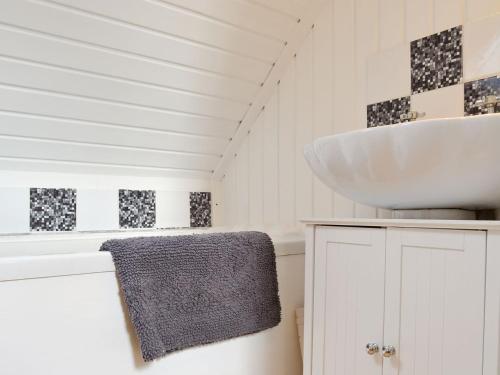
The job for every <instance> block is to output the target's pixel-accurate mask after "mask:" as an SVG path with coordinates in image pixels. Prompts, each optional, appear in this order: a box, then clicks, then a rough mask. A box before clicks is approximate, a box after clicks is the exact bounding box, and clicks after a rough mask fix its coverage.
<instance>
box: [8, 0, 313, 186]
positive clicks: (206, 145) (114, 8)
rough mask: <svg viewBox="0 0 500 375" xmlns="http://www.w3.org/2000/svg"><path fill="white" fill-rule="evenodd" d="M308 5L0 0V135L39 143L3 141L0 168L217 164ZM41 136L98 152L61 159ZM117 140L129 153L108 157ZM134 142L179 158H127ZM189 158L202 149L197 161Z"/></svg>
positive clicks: (93, 169) (296, 36) (189, 169)
mask: <svg viewBox="0 0 500 375" xmlns="http://www.w3.org/2000/svg"><path fill="white" fill-rule="evenodd" d="M314 2H317V0H314ZM311 4H312V2H309V1H296V0H294V1H292V2H290V3H289V4H288V1H285V2H284V1H281V0H273V1H271V2H265V3H258V2H253V1H246V0H245V1H233V0H206V1H201V2H200V1H192V0H182V1H180V0H123V1H121V0H110V1H104V2H103V1H98V0H90V1H84V0H4V1H3V2H2V12H1V14H0V40H2V43H0V102H1V104H0V135H2V136H14V137H23V138H25V139H26V142H27V143H29V144H32V145H34V144H36V143H37V142H41V144H40V145H37V147H34V150H26V152H24V150H17V151H16V152H15V153H9V152H8V150H11V149H12V148H13V147H9V148H5V149H4V150H3V152H2V155H1V156H0V168H1V169H4V170H10V169H13V170H15V169H21V170H25V171H31V170H45V171H47V172H50V171H54V172H62V173H68V171H75V172H76V173H86V174H94V175H97V174H107V173H109V174H113V175H120V174H125V175H143V176H148V175H149V176H168V175H169V174H171V175H172V176H173V175H176V176H177V175H179V174H184V175H185V176H186V177H189V176H191V175H193V176H198V177H200V178H207V177H209V176H210V175H211V174H212V172H211V171H212V170H214V169H215V167H216V166H217V165H218V164H219V163H216V164H215V165H213V157H214V156H217V157H218V156H219V155H223V154H224V152H225V151H226V149H228V141H229V139H230V138H231V137H233V136H234V135H235V132H236V130H237V129H238V125H239V124H240V123H241V122H242V121H243V120H244V119H245V118H246V115H247V112H248V111H249V109H251V108H252V106H254V107H257V108H254V109H253V113H257V112H258V111H260V108H261V107H262V105H263V104H264V101H265V100H267V96H266V95H267V94H266V93H265V91H266V87H267V86H270V85H269V83H267V86H266V85H265V83H266V81H267V80H269V79H272V80H273V81H275V80H276V78H275V77H276V76H277V74H278V75H279V73H273V72H272V71H274V70H275V69H274V67H276V68H277V70H279V71H281V70H282V68H279V69H278V67H280V66H286V65H287V62H288V60H290V59H291V58H292V54H293V52H292V51H288V52H286V51H287V49H288V50H290V49H291V48H292V46H296V45H297V44H298V43H300V36H301V35H303V34H304V32H303V31H302V29H304V27H303V26H302V25H301V24H300V22H298V18H300V17H301V16H302V14H307V13H308V12H309V7H310V5H311ZM314 9H315V8H314ZM305 18H306V19H307V16H306V17H305ZM297 30H299V32H297ZM271 86H272V85H271ZM263 91H264V93H263ZM267 91H269V90H267ZM261 96H263V97H265V98H266V99H265V100H263V99H258V98H259V97H261ZM259 101H260V103H258V102H259ZM252 103H254V105H252ZM250 117H252V116H250ZM9 120H12V121H9ZM193 136H204V137H193ZM45 140H54V141H65V142H76V143H77V144H88V145H89V146H91V147H94V146H96V147H98V148H99V149H102V150H103V152H102V153H96V154H95V155H94V156H92V157H91V154H88V155H89V157H88V158H87V157H84V156H83V155H80V156H75V157H74V158H68V155H67V153H65V151H64V149H62V148H60V147H54V148H53V150H52V152H50V153H47V154H43V152H44V151H43V150H44V147H45V146H44V143H43V142H44V141H45ZM13 144H14V143H13ZM122 146H126V147H129V148H130V149H128V151H124V152H123V154H122V155H123V156H124V157H123V160H122V161H121V163H120V164H116V159H115V157H114V156H113V154H114V153H115V148H116V147H122ZM135 148H140V149H141V150H142V149H143V150H144V151H148V152H151V153H153V154H154V153H155V152H157V151H158V150H161V151H175V152H179V153H178V154H175V155H176V156H175V157H173V158H172V159H171V160H169V161H168V162H166V163H163V162H158V161H155V158H154V157H153V158H152V159H151V161H149V160H147V159H145V158H139V159H138V160H137V162H135V163H129V161H130V160H135V159H136V151H137V150H135ZM132 149H134V150H133V152H132ZM129 151H130V152H129ZM108 152H109V154H110V157H109V158H107V157H105V155H107V153H108ZM191 153H192V154H200V156H201V155H205V154H210V155H208V157H207V160H206V161H204V162H201V165H197V164H198V163H193V162H192V160H191V158H192V156H191V155H190V154H191ZM233 153H234V152H232V154H233ZM77 154H78V152H77ZM177 163H178V164H177ZM208 166H209V167H208ZM207 167H208V169H207ZM246 177H247V179H248V176H246ZM240 185H241V184H240Z"/></svg>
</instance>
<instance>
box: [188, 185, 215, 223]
mask: <svg viewBox="0 0 500 375" xmlns="http://www.w3.org/2000/svg"><path fill="white" fill-rule="evenodd" d="M189 205H190V215H191V219H190V220H191V227H192V228H199V227H211V226H212V194H210V193H201V192H196V193H190V194H189Z"/></svg>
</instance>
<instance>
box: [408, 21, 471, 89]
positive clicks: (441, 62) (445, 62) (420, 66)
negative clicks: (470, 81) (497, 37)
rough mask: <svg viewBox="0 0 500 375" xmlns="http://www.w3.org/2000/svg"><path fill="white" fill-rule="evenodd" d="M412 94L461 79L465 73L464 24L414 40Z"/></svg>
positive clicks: (451, 83)
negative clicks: (463, 51) (463, 52)
mask: <svg viewBox="0 0 500 375" xmlns="http://www.w3.org/2000/svg"><path fill="white" fill-rule="evenodd" d="M410 47H411V91H412V93H413V94H418V93H421V92H425V91H429V90H434V89H438V88H442V87H447V86H451V85H455V84H458V83H460V81H461V79H462V76H463V57H462V56H463V54H462V26H457V27H454V28H452V29H449V30H445V31H442V32H439V33H437V34H433V35H430V36H427V37H425V38H422V39H418V40H415V41H413V42H411V46H410Z"/></svg>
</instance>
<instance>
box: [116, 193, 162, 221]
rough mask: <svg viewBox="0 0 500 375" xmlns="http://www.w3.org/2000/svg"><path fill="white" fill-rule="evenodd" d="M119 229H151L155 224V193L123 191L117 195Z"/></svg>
mask: <svg viewBox="0 0 500 375" xmlns="http://www.w3.org/2000/svg"><path fill="white" fill-rule="evenodd" d="M118 209H119V221H120V228H122V229H126V228H153V227H154V226H155V223H156V193H155V192H154V191H153V190H124V189H120V191H119V193H118Z"/></svg>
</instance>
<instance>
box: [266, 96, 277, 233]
mask: <svg viewBox="0 0 500 375" xmlns="http://www.w3.org/2000/svg"><path fill="white" fill-rule="evenodd" d="M278 109H279V108H278V92H277V90H276V91H275V92H274V94H273V96H272V97H271V99H270V100H269V102H268V104H267V106H266V108H265V110H264V132H263V134H264V150H263V151H264V152H263V156H264V168H263V172H264V173H263V176H264V190H263V191H264V199H263V201H264V225H265V226H266V227H272V226H275V225H277V224H278V223H279V207H278V205H279V180H278V118H279V116H278Z"/></svg>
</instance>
